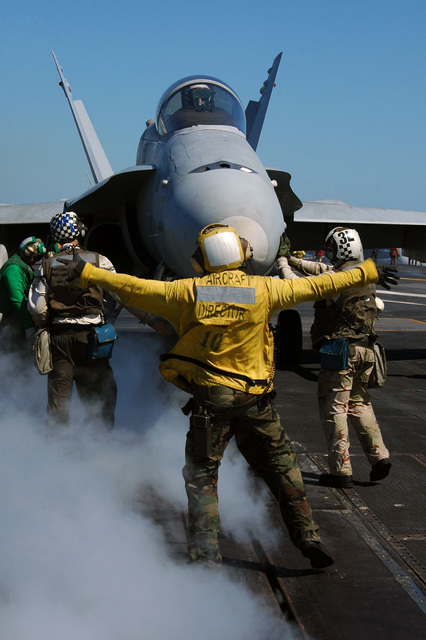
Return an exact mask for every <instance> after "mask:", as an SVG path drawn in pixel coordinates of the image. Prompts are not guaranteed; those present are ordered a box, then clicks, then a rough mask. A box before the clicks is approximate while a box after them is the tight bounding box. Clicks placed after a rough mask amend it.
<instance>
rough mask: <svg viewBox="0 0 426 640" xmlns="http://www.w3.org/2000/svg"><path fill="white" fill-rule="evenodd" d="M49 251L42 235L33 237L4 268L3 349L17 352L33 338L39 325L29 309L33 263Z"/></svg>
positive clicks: (0, 286)
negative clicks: (28, 300)
mask: <svg viewBox="0 0 426 640" xmlns="http://www.w3.org/2000/svg"><path fill="white" fill-rule="evenodd" d="M45 253H46V249H45V247H44V244H43V242H42V241H41V240H40V238H36V237H35V236H30V237H29V238H25V240H23V241H22V242H21V244H20V245H19V249H18V251H17V253H16V254H14V255H13V256H12V257H11V258H9V260H8V261H7V262H5V263H4V265H3V266H2V268H1V270H0V312H1V313H2V314H3V317H2V319H1V323H0V329H1V338H0V340H1V348H2V349H3V350H4V351H14V350H16V349H20V348H22V347H24V345H25V342H26V339H28V340H31V338H32V337H33V335H34V332H35V327H34V322H33V320H32V318H31V315H30V314H29V312H28V311H27V299H28V290H29V288H30V285H31V283H32V281H33V279H34V276H35V271H34V269H33V265H34V264H35V263H36V262H37V261H38V260H41V258H42V257H43V255H44V254H45Z"/></svg>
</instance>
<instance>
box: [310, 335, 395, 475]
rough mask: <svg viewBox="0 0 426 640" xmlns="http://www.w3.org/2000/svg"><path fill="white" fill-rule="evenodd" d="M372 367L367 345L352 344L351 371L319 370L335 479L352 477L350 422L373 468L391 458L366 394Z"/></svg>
mask: <svg viewBox="0 0 426 640" xmlns="http://www.w3.org/2000/svg"><path fill="white" fill-rule="evenodd" d="M373 364H374V353H373V350H372V349H370V348H369V347H367V346H365V343H364V344H361V343H351V344H350V345H349V366H348V369H344V370H342V371H332V370H328V369H321V370H320V373H319V376H318V406H319V413H320V418H321V422H322V426H323V429H324V433H325V437H326V439H327V449H328V466H329V469H330V473H331V474H332V475H336V476H345V475H352V466H351V460H350V455H349V447H350V439H349V428H348V420H349V422H350V424H351V425H352V426H353V428H354V429H355V431H356V434H357V436H358V439H359V441H360V444H361V446H362V449H363V451H364V453H365V454H366V456H367V458H368V461H369V462H370V464H371V465H374V464H375V463H376V462H378V461H379V460H381V459H382V458H388V457H389V451H388V450H387V448H386V447H385V444H384V442H383V438H382V434H381V431H380V427H379V425H378V423H377V420H376V416H375V414H374V410H373V406H372V404H371V398H370V395H369V394H368V391H367V388H368V380H369V378H370V374H371V371H372V370H373Z"/></svg>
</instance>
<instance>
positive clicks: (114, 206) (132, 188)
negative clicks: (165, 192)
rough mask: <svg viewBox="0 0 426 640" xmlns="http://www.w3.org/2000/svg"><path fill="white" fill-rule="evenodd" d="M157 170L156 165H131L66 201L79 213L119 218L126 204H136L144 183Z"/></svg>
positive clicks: (67, 205) (70, 207) (70, 209)
mask: <svg viewBox="0 0 426 640" xmlns="http://www.w3.org/2000/svg"><path fill="white" fill-rule="evenodd" d="M155 171H156V167H155V166H154V165H140V166H136V167H129V168H128V169H124V170H123V171H119V172H118V173H115V174H114V175H112V176H110V177H109V178H106V179H105V180H103V181H102V182H99V184H96V185H95V186H93V187H91V188H90V189H88V190H87V191H86V192H85V193H83V194H82V195H80V196H78V197H77V198H71V199H70V200H67V201H66V208H67V209H68V211H75V212H76V213H77V214H78V215H80V216H82V217H84V216H93V218H96V217H97V216H98V215H99V216H102V218H103V219H105V216H106V215H108V217H109V219H114V218H115V219H117V218H118V217H119V215H120V213H121V211H122V207H123V206H125V205H126V204H128V205H134V204H135V201H136V197H137V194H138V192H139V190H140V187H141V185H142V183H143V182H144V181H145V180H146V179H148V178H149V177H150V176H152V174H153V173H154V172H155Z"/></svg>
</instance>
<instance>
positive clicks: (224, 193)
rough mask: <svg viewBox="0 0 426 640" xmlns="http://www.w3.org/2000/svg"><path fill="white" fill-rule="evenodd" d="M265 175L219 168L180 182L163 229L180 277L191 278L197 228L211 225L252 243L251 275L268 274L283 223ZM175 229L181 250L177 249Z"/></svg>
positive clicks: (279, 208)
mask: <svg viewBox="0 0 426 640" xmlns="http://www.w3.org/2000/svg"><path fill="white" fill-rule="evenodd" d="M265 176H266V174H265ZM265 176H263V175H261V174H259V173H255V172H244V171H240V170H235V169H218V170H214V171H206V172H205V173H202V174H200V173H195V174H189V175H186V176H185V177H184V178H182V179H181V180H180V182H179V184H178V185H176V187H175V188H174V190H173V194H172V199H173V202H172V203H171V206H170V207H169V208H168V215H169V216H170V218H169V220H168V221H167V222H166V221H165V224H164V230H165V234H164V239H165V240H166V243H167V252H168V254H169V256H170V259H171V260H173V267H174V268H175V269H176V265H178V264H179V269H180V270H183V271H182V273H183V274H184V275H194V273H193V270H192V267H191V266H190V257H191V255H192V253H193V252H194V249H195V240H196V238H197V235H198V233H199V232H200V231H201V229H203V228H204V227H205V226H207V225H208V224H212V223H213V222H221V223H223V224H229V225H231V226H233V227H234V228H235V229H236V230H237V232H238V234H239V235H240V236H242V237H244V238H245V239H246V240H247V241H248V242H249V243H250V245H251V246H252V248H253V260H252V266H253V268H254V271H255V273H258V274H265V273H267V272H268V271H269V270H270V269H271V267H272V265H273V264H274V262H275V258H276V255H277V251H278V247H279V242H280V236H281V234H282V233H283V231H284V228H285V224H284V219H283V215H282V211H281V207H280V205H279V202H278V199H277V197H276V195H275V192H274V188H273V186H272V184H271V182H270V180H269V178H268V177H267V176H266V177H265ZM177 225H178V227H177ZM177 228H179V234H180V237H181V238H182V241H183V243H184V246H183V247H179V246H178V245H179V243H178V242H177V237H176V229H177ZM166 230H169V233H166ZM173 230H174V231H175V232H174V233H173ZM166 235H167V237H166ZM182 248H183V251H182ZM169 264H171V263H170V262H169Z"/></svg>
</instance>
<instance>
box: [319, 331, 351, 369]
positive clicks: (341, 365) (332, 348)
mask: <svg viewBox="0 0 426 640" xmlns="http://www.w3.org/2000/svg"><path fill="white" fill-rule="evenodd" d="M319 351H320V354H321V367H322V368H323V369H333V370H335V371H341V370H342V369H347V368H348V363H349V342H348V339H347V338H336V339H335V340H326V341H325V342H324V344H323V345H322V347H321V349H320V350H319Z"/></svg>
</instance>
